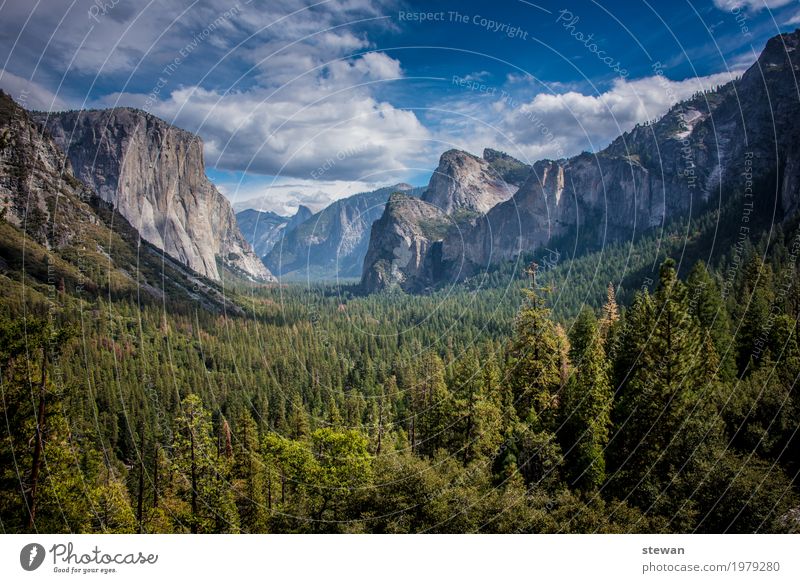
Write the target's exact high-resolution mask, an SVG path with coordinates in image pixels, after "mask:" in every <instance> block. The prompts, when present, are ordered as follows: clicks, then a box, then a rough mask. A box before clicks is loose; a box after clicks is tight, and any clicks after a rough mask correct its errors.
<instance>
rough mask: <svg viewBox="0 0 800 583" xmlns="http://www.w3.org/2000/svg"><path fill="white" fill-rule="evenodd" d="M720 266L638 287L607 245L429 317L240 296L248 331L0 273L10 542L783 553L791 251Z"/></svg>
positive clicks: (793, 490)
mask: <svg viewBox="0 0 800 583" xmlns="http://www.w3.org/2000/svg"><path fill="white" fill-rule="evenodd" d="M792 232H793V231H792ZM698 236H699V235H698ZM651 244H652V242H650V241H649V240H648V241H643V242H642V243H641V244H637V246H636V247H635V248H634V253H636V254H637V257H639V258H640V259H639V260H638V263H637V264H636V265H638V266H639V267H637V269H639V268H641V269H645V267H644V266H645V265H647V264H648V263H650V262H651V261H652V253H651V251H652V250H651V249H650V247H648V245H651ZM730 249H731V250H730V251H729V252H726V253H725V254H724V255H723V256H722V259H720V261H719V262H718V263H717V264H716V265H715V266H714V269H712V270H708V269H706V267H705V265H704V264H703V263H702V262H696V263H694V266H693V267H692V268H691V269H690V270H689V271H688V273H686V274H685V275H684V276H682V277H679V276H678V274H677V272H676V269H675V264H674V263H673V262H671V261H667V262H665V263H663V264H662V265H661V267H660V269H659V270H658V274H657V275H656V276H654V277H653V278H652V279H653V281H652V283H649V282H648V281H647V280H646V278H645V279H644V281H643V280H642V273H638V274H637V273H636V270H631V267H632V265H631V262H630V260H629V259H625V258H626V256H629V255H630V249H627V250H626V249H625V248H624V247H622V246H620V247H618V248H608V249H605V250H603V251H602V253H604V255H602V257H603V258H604V259H603V261H602V262H601V261H600V260H599V259H598V257H599V256H598V255H597V254H595V255H594V256H593V255H591V254H590V255H586V256H584V257H582V258H580V259H576V260H575V261H573V262H569V264H568V263H567V262H561V263H559V264H557V265H552V266H550V268H549V269H545V268H544V267H540V268H539V272H538V273H537V272H536V271H531V274H530V275H531V276H532V277H529V278H528V277H526V279H524V280H523V281H522V282H520V281H519V280H511V279H510V278H509V279H508V280H507V281H506V282H505V285H496V286H495V285H492V286H489V287H486V286H481V287H480V288H479V289H475V288H474V287H472V288H471V287H470V284H467V285H465V286H457V287H456V288H453V289H450V290H444V291H442V292H437V293H435V294H432V295H429V296H408V295H402V294H398V295H394V294H385V295H373V296H367V297H359V296H357V295H355V294H354V293H352V291H353V290H349V289H334V288H312V289H303V288H300V287H299V286H297V287H293V286H290V287H272V288H266V289H256V290H249V291H247V293H245V292H244V291H240V295H237V296H235V298H234V299H235V301H237V302H238V303H240V304H241V305H242V306H243V307H244V308H245V311H246V312H247V316H226V315H224V314H220V313H211V312H208V311H206V310H204V309H200V308H195V307H193V306H192V305H190V304H188V303H187V304H186V305H185V306H182V307H181V309H169V310H166V311H165V310H163V309H162V308H160V307H159V306H158V305H156V304H145V305H139V304H138V303H137V302H136V301H134V300H133V299H131V300H124V299H120V298H115V299H114V300H113V301H107V300H104V299H102V298H101V297H100V298H85V297H81V296H80V294H72V293H70V291H69V290H65V289H63V286H59V285H55V286H53V289H52V290H51V292H52V293H44V291H46V290H45V288H41V287H39V288H30V287H27V288H25V293H24V295H23V287H22V285H21V283H20V282H19V281H16V280H14V279H11V278H10V277H9V275H3V276H0V277H2V278H3V286H4V289H5V290H8V294H7V295H6V297H5V298H4V299H3V300H2V302H3V312H4V318H3V321H2V327H1V328H0V367H2V368H0V372H1V373H2V379H1V380H2V385H1V387H2V395H1V396H2V401H0V406H2V409H3V420H4V427H3V430H2V434H3V441H2V450H1V451H0V455H1V456H2V465H0V467H1V468H2V478H1V479H2V481H1V482H0V511H1V512H2V513H1V514H0V516H1V518H2V528H3V530H4V531H5V532H25V531H31V530H33V531H38V532H137V531H141V532H695V531H697V532H789V531H796V530H797V529H798V521H799V520H800V518H799V517H798V514H799V513H800V511H799V510H798V508H800V503H799V502H798V496H797V494H798V492H797V486H796V483H795V485H793V479H795V478H796V476H797V472H798V469H800V459H798V458H799V454H798V452H800V448H798V438H797V435H796V432H797V428H798V426H800V411H799V410H798V407H799V406H800V398H798V395H797V391H796V389H795V381H796V378H797V375H798V374H799V373H800V346H798V337H797V336H798V335H797V330H796V319H797V316H798V311H799V310H800V288H798V276H797V272H796V266H797V253H798V250H800V243H798V239H797V237H796V236H792V237H789V236H784V235H783V233H782V232H781V230H780V229H777V230H776V231H775V235H774V236H773V237H772V239H771V240H770V241H769V243H768V242H767V240H766V239H765V240H763V241H761V242H759V243H758V244H756V245H751V244H750V243H749V242H746V241H743V240H742V241H735V245H734V246H733V247H731V248H730ZM667 251H668V252H669V250H667ZM656 253H657V252H656ZM592 257H594V259H593V258H592ZM685 257H686V255H684V258H685ZM540 263H541V262H540ZM599 265H600V266H601V267H600V268H598V266H599ZM682 265H683V266H684V269H687V268H688V261H686V260H685V261H683V262H682ZM599 269H600V270H601V271H600V272H599ZM615 269H616V270H617V271H616V272H614V273H609V271H608V270H612V271H613V270H615ZM498 273H499V272H498ZM567 273H568V274H569V279H568V280H567V279H566V274H567ZM625 274H631V275H630V276H629V279H627V280H625V281H626V283H625V286H623V287H625V289H622V292H623V294H621V297H624V298H625V300H624V301H622V300H620V303H621V304H625V305H624V306H617V299H616V293H615V292H616V291H620V288H619V286H617V288H616V289H615V287H614V286H610V287H609V289H608V290H607V292H605V293H603V296H604V297H605V299H604V300H601V301H599V302H596V299H595V298H597V295H598V294H597V293H596V288H597V286H599V285H602V287H605V286H606V285H607V283H604V284H600V283H599V282H600V281H602V279H606V282H607V281H620V280H622V279H623V276H624V275H625ZM500 275H502V274H500ZM606 275H609V277H605V276H606ZM490 277H494V275H491V274H490ZM503 277H505V276H503ZM601 278H602V279H601ZM580 282H592V283H591V287H583V288H582V287H581V285H580ZM587 285H588V284H587ZM473 286H474V282H473ZM520 294H521V295H522V298H520ZM23 298H24V299H23ZM587 304H588V305H596V306H597V307H595V308H584V309H583V310H581V309H580V308H581V306H582V305H584V306H585V305H587ZM553 307H556V308H557V312H556V314H555V315H554V313H553V312H552V311H551V308H553ZM575 314H577V315H575ZM37 428H38V429H37Z"/></svg>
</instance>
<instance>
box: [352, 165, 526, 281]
mask: <svg viewBox="0 0 800 583" xmlns="http://www.w3.org/2000/svg"><path fill="white" fill-rule="evenodd" d="M485 154H486V156H487V159H481V158H477V157H476V156H473V155H472V154H469V153H467V152H462V151H460V150H449V151H447V152H445V153H444V154H442V156H441V158H440V160H439V166H438V167H437V169H436V171H434V173H433V175H432V176H431V179H430V182H429V184H428V187H427V188H426V189H425V191H424V192H423V194H422V198H421V200H413V199H408V197H405V198H403V197H400V196H396V195H392V198H391V199H390V203H391V204H387V206H386V211H385V212H384V213H383V216H382V217H381V219H380V220H379V221H377V222H376V223H375V224H374V225H373V227H372V235H371V237H370V241H369V250H368V251H367V253H366V256H365V259H364V267H363V270H362V277H361V284H362V287H363V288H364V289H365V290H366V291H377V290H382V289H389V288H393V287H399V288H402V289H404V290H406V291H417V290H421V289H425V288H427V287H428V286H430V285H432V284H434V283H436V280H438V279H439V278H440V277H441V276H442V275H443V272H442V271H441V266H442V257H441V253H442V251H443V247H442V240H443V239H444V240H447V237H446V235H448V233H450V235H449V236H450V237H453V238H456V239H458V238H459V237H460V233H461V232H462V229H463V228H469V229H471V227H472V225H478V224H481V221H483V220H484V217H485V213H486V212H487V211H489V210H490V209H492V208H493V207H495V206H496V205H497V204H500V203H503V202H504V201H508V200H509V199H510V198H511V197H512V196H513V195H514V193H515V192H516V191H517V186H516V185H514V184H513V183H512V182H507V181H506V178H507V179H509V180H511V181H516V182H520V181H521V180H523V176H526V175H527V174H528V173H530V171H531V168H530V167H529V166H527V165H525V164H523V163H522V162H520V161H519V160H516V159H514V158H512V157H511V156H508V155H507V154H503V153H502V152H497V151H495V150H486V152H485ZM450 252H451V254H452V255H453V260H454V261H455V260H456V257H455V256H456V255H459V254H461V253H460V252H458V253H456V252H453V250H452V249H451V250H450Z"/></svg>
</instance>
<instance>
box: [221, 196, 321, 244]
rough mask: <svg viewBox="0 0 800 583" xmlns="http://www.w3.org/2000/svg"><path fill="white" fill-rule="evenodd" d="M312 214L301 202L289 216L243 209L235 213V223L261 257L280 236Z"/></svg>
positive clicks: (283, 235)
mask: <svg viewBox="0 0 800 583" xmlns="http://www.w3.org/2000/svg"><path fill="white" fill-rule="evenodd" d="M313 214H314V213H313V212H312V211H311V209H310V208H308V207H307V206H305V205H302V204H301V205H300V206H299V207H298V209H297V212H296V213H295V214H294V215H292V216H291V217H282V216H281V215H279V214H277V213H273V212H271V211H257V210H255V209H245V210H242V211H239V212H238V213H236V223H237V224H238V225H239V230H240V231H241V232H242V235H244V238H245V239H247V242H248V243H250V245H252V246H253V251H255V252H256V254H257V255H258V256H259V257H263V256H265V255H267V254H268V253H269V252H270V251H272V248H273V247H275V244H276V243H277V242H278V241H279V240H280V238H281V237H285V236H286V235H287V234H288V233H290V232H291V231H293V230H294V228H295V227H297V225H300V224H302V223H303V222H304V221H306V220H308V219H309V218H310V217H311V215H313Z"/></svg>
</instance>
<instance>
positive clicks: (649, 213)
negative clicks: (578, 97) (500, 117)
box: [364, 30, 800, 290]
mask: <svg viewBox="0 0 800 583" xmlns="http://www.w3.org/2000/svg"><path fill="white" fill-rule="evenodd" d="M798 45H800V30H798V31H795V32H794V33H789V34H783V35H779V36H776V37H774V38H772V39H771V40H770V41H769V42H768V43H767V45H766V47H765V49H764V51H763V52H762V54H761V55H760V56H759V58H758V61H757V62H756V63H755V64H754V65H753V66H751V67H750V68H749V69H748V70H747V71H746V72H745V73H744V74H743V75H742V77H741V78H740V79H737V80H735V81H732V82H730V83H728V84H726V85H724V86H722V87H718V88H716V89H714V90H712V91H708V92H704V93H699V94H697V95H695V96H693V97H692V98H691V99H688V100H685V101H683V102H680V103H678V104H676V105H675V106H673V107H672V108H671V109H670V110H669V111H668V112H667V113H666V114H665V115H664V116H663V117H662V118H661V119H659V120H657V121H654V122H652V123H648V124H643V125H638V126H636V127H635V128H634V129H633V130H631V131H629V132H626V133H624V134H623V135H621V136H620V137H619V138H617V139H616V140H614V141H613V142H612V143H611V144H610V145H609V146H608V147H607V148H605V149H603V150H601V151H600V152H598V153H596V154H590V153H586V152H584V153H582V154H580V155H577V156H574V157H572V158H569V159H564V160H540V161H538V162H536V163H535V164H533V169H532V171H531V173H530V175H529V176H528V177H527V179H525V181H524V182H523V183H522V185H521V186H520V188H519V190H518V191H517V192H516V193H515V194H514V196H513V197H511V198H510V199H508V200H507V201H504V202H501V203H499V204H497V205H495V206H494V207H492V208H491V209H490V210H489V211H488V212H487V213H486V214H485V216H473V217H468V218H467V219H466V220H463V221H460V222H459V228H458V229H450V230H449V231H448V232H447V233H445V234H444V236H442V238H441V240H440V241H441V244H440V245H438V244H436V245H435V244H433V243H438V241H432V242H431V244H429V245H428V249H429V250H430V251H429V253H431V257H429V258H427V259H426V261H428V262H430V263H431V268H430V269H429V270H428V272H429V273H433V274H437V276H436V278H434V279H432V280H429V281H426V282H424V284H420V285H421V287H429V286H433V285H436V284H441V283H442V282H444V281H451V280H455V279H461V278H464V277H467V276H469V275H472V274H475V273H477V272H480V271H481V270H483V269H485V268H486V267H487V266H489V265H492V264H494V263H497V262H499V261H503V260H507V259H511V258H514V257H516V256H517V255H519V254H520V253H522V252H531V251H534V250H535V249H537V248H539V247H542V246H544V245H547V244H548V242H550V241H552V240H553V239H554V238H563V237H569V238H574V239H575V240H576V241H578V240H580V241H581V242H582V243H583V244H586V245H588V246H589V247H592V246H594V247H595V248H597V247H599V246H602V245H604V244H606V243H608V242H613V241H619V240H625V239H632V238H634V237H636V236H637V235H638V234H640V233H643V232H646V231H648V230H650V229H654V228H657V227H659V226H661V225H663V224H664V223H665V222H666V221H669V220H673V219H678V218H680V217H684V216H688V215H691V216H695V215H696V214H697V213H699V212H701V211H702V210H704V209H707V208H714V207H716V206H719V205H721V204H724V203H725V202H726V201H727V200H728V199H729V198H730V197H732V196H734V195H742V196H744V199H745V205H747V204H750V205H753V204H758V205H764V206H768V207H769V208H774V210H775V213H776V217H789V216H791V215H792V214H794V213H796V212H797V211H798V209H799V208H800V149H798V148H797V146H796V144H798V143H800V100H799V99H798V89H797V81H796V75H797V71H798V70H800V59H799V58H798V51H797V47H798ZM485 157H486V158H488V159H489V160H493V161H494V165H495V166H498V162H497V161H498V159H500V157H499V156H497V155H495V154H494V153H493V152H489V153H488V156H487V155H486V154H485ZM504 166H508V164H507V163H505V162H501V165H500V168H499V169H498V170H497V173H499V174H501V175H505V177H506V179H509V180H512V179H511V175H510V174H509V172H510V171H511V170H510V169H509V170H502V167H504ZM518 178H519V175H517V174H514V179H518ZM512 182H513V180H512ZM450 188H451V190H452V191H458V190H459V189H460V185H451V187H450ZM487 188H488V190H489V191H490V192H491V191H493V190H494V189H493V188H492V187H491V186H487ZM426 200H428V199H427V198H426ZM751 210H752V206H751V207H749V209H748V208H747V207H746V208H743V210H742V217H743V218H742V224H743V226H744V227H746V226H747V225H746V223H747V221H748V215H749V212H750V211H751ZM375 239H376V240H377V241H381V240H383V239H382V238H381V237H376V238H375ZM387 254H388V255H390V254H391V250H387V249H384V250H383V255H381V256H382V257H384V258H385V257H387ZM378 255H380V254H377V253H373V254H371V257H377V256H378ZM366 270H367V267H366V266H365V273H366ZM370 281H372V280H371V279H370V278H365V279H364V284H365V288H366V289H367V290H371V289H374V288H372V287H371V286H370V285H369V283H370Z"/></svg>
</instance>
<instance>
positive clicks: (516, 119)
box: [447, 71, 742, 162]
mask: <svg viewBox="0 0 800 583" xmlns="http://www.w3.org/2000/svg"><path fill="white" fill-rule="evenodd" d="M741 73H742V71H732V72H728V73H719V74H715V75H709V76H707V77H698V78H691V79H685V80H682V81H671V80H669V79H666V78H665V77H661V76H652V77H646V78H642V79H637V80H632V81H629V80H625V79H618V80H617V81H616V82H615V83H614V84H613V85H612V87H611V88H610V89H609V90H607V91H605V92H602V93H597V94H594V95H591V94H590V95H587V94H584V93H581V92H578V91H566V92H564V93H558V94H553V93H539V94H537V95H536V96H535V97H534V98H533V99H530V100H527V101H525V100H522V99H516V98H513V97H511V96H510V94H509V93H504V92H497V93H496V94H495V95H493V96H484V97H483V98H479V99H478V100H477V101H476V100H474V99H473V100H471V101H469V102H461V103H460V104H458V105H456V106H454V107H452V108H451V110H452V111H453V112H454V113H456V114H457V116H456V117H458V118H460V121H458V120H457V121H453V122H452V123H451V124H450V125H448V126H447V130H448V131H452V132H453V133H454V134H456V135H460V136H462V137H463V138H464V143H465V145H466V146H467V147H468V148H471V149H472V151H477V152H480V151H481V148H483V147H484V146H490V145H491V146H494V147H497V148H500V149H504V150H506V151H508V152H510V153H511V152H513V153H515V155H517V156H518V157H521V158H523V159H525V160H527V161H529V162H533V161H536V160H539V159H542V158H561V157H567V156H572V155H575V154H578V153H580V152H581V151H583V150H590V151H597V150H600V149H601V148H603V147H605V146H606V145H608V144H609V143H610V142H611V141H612V140H613V139H614V138H616V137H617V136H619V135H620V134H621V133H623V132H625V131H628V130H630V129H631V128H633V127H634V126H635V125H636V124H637V123H642V122H645V121H648V120H652V119H656V118H658V117H660V116H662V115H663V114H664V113H666V112H667V111H668V110H669V108H670V107H671V106H672V105H673V104H675V103H676V102H678V101H680V100H683V99H687V98H689V97H691V96H692V95H693V94H695V93H697V92H698V91H704V90H708V89H712V88H714V87H716V86H718V85H722V84H725V83H727V82H728V81H730V80H731V79H733V78H735V77H737V76H739V75H740V74H741ZM487 99H488V100H490V103H489V104H488V105H489V106H488V107H487V103H486V100H487ZM469 128H473V130H475V129H476V128H477V130H478V131H477V132H476V131H472V132H468V131H467V130H468V129H469ZM462 132H463V133H462Z"/></svg>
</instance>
